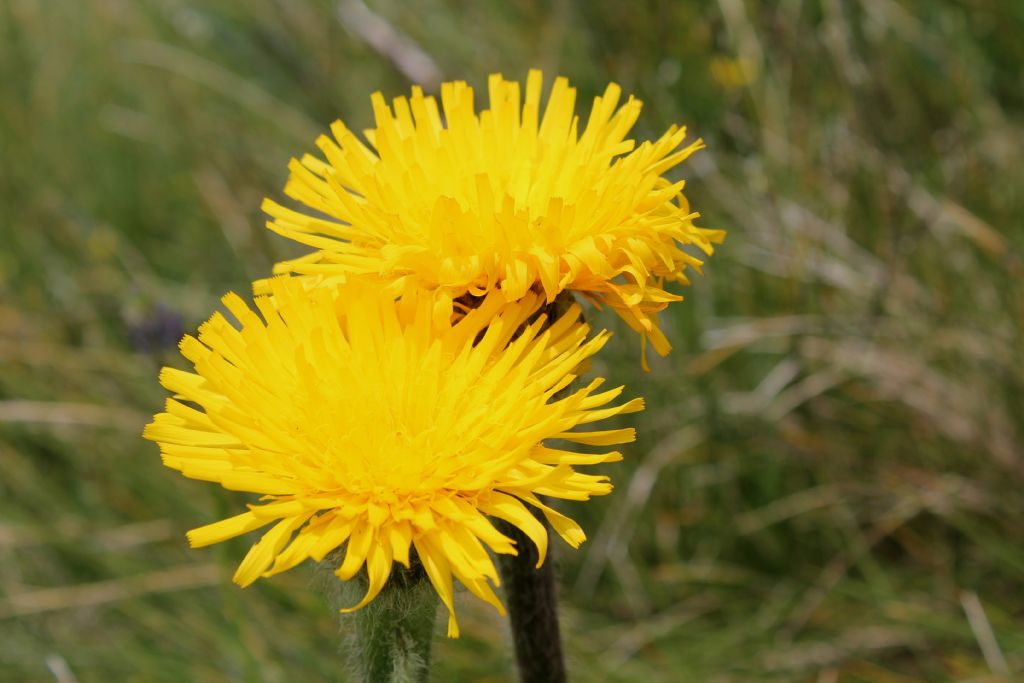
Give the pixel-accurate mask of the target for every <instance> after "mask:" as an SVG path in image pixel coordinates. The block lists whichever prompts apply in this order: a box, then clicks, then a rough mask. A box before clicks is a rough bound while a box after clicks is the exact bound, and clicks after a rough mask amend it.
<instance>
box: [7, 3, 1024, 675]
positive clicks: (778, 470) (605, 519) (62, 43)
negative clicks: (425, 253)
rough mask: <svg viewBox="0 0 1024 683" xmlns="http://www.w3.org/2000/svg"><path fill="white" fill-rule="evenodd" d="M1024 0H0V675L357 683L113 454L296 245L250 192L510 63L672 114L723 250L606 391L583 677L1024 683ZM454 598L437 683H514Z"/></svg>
mask: <svg viewBox="0 0 1024 683" xmlns="http://www.w3.org/2000/svg"><path fill="white" fill-rule="evenodd" d="M1022 7H1024V6H1021V5H1019V3H1013V2H1000V1H999V0H962V1H960V2H953V1H943V2H926V1H925V0H905V1H903V2H898V1H896V0H863V2H860V3H845V2H842V1H841V0H805V1H800V0H784V1H780V2H775V3H756V2H749V1H746V2H745V1H744V0H718V1H717V2H700V3H675V2H656V1H654V0H644V1H641V2H634V3H625V2H598V3H585V2H578V1H577V2H571V1H568V0H562V1H556V2H554V3H552V4H546V3H534V2H528V1H525V0H521V1H517V2H512V3H496V2H491V3H468V2H454V1H442V0H427V1H426V2H421V3H417V4H415V5H410V4H406V3H399V2H396V1H395V0H380V1H377V2H373V3H372V5H371V8H370V10H371V11H370V14H367V12H366V11H363V6H361V5H359V4H358V3H353V2H351V1H349V2H341V3H340V4H338V3H334V2H326V1H320V2H308V3H291V2H284V1H283V0H258V1H255V2H246V3H243V2H241V1H240V0H224V1H221V2H215V3H199V2H186V1H185V0H147V1H145V2H129V1H128V0H82V1H81V2H71V1H67V0H64V1H59V0H54V1H45V0H7V2H5V3H0V38H2V43H0V95H2V97H3V104H2V105H0V159H2V165H0V207H2V212H0V216H2V218H0V466H2V476H0V680H11V681H45V680H58V681H61V682H64V681H72V680H79V681H111V680H119V681H120V680H125V681H129V680H139V681H184V680H189V681H224V680H244V681H288V680H297V679H300V678H302V677H305V678H308V679H311V680H343V679H344V671H343V670H344V666H343V659H344V658H343V656H342V655H340V654H339V653H338V645H337V643H338V638H337V628H338V627H337V625H336V619H335V616H334V614H333V612H332V611H331V609H330V608H329V607H328V606H327V605H326V604H325V601H324V600H323V599H322V597H321V594H320V592H319V591H318V589H317V586H318V584H319V579H317V577H316V572H315V571H313V570H312V569H305V570H298V571H293V572H290V573H289V575H284V576H281V577H277V578H275V579H273V580H271V581H265V582H260V584H259V585H257V586H254V587H253V588H250V589H247V590H246V591H245V592H242V591H240V590H239V589H237V588H236V587H235V586H233V585H232V584H231V583H230V580H229V579H230V575H231V573H232V571H233V567H234V565H235V564H236V563H237V561H238V560H239V559H240V558H241V556H242V553H243V548H244V543H243V542H238V543H234V544H225V545H224V546H223V547H218V548H210V549H206V550H203V551H195V552H192V551H189V550H188V549H187V547H186V543H185V541H184V538H183V532H184V531H185V530H186V529H188V528H191V527H192V526H195V525H198V524H201V523H203V522H205V521H209V520H211V519H213V518H214V517H215V516H216V515H219V514H223V513H224V512H225V511H227V510H229V509H231V508H232V507H233V506H235V505H237V502H238V499H237V498H235V497H232V496H231V495H229V494H227V493H224V492H217V491H215V490H213V487H209V486H205V485H201V484H197V483H195V482H189V481H186V480H183V479H181V478H180V477H178V476H176V475H175V474H174V473H172V472H170V471H167V470H165V469H164V468H162V466H161V465H160V462H159V458H158V457H157V453H156V449H155V448H153V446H152V444H147V443H144V442H143V441H142V440H141V438H140V437H139V432H140V430H141V427H142V425H143V424H144V422H145V421H147V419H148V415H149V414H151V413H152V412H153V411H155V410H157V409H159V406H160V405H161V402H162V398H163V392H162V390H160V389H159V387H158V386H157V383H156V373H157V370H158V368H159V367H160V366H161V365H162V364H164V363H172V364H176V365H179V366H180V365H181V364H182V362H181V361H180V360H179V359H178V358H177V357H176V356H177V354H176V352H175V350H174V343H175V341H176V337H177V336H178V334H180V332H182V331H184V330H188V329H192V328H194V327H195V326H196V325H197V324H198V323H199V322H201V321H202V320H203V319H204V317H205V316H207V315H208V314H209V312H210V311H211V310H212V308H213V307H215V306H216V304H217V299H218V297H219V295H220V294H221V293H222V292H223V291H225V290H228V289H234V290H236V291H239V292H243V293H245V292H247V291H248V286H249V281H250V280H251V279H252V278H254V277H257V276H259V275H261V274H264V273H265V272H266V271H267V269H268V268H269V264H270V263H272V262H273V261H275V260H278V259H280V258H283V257H285V256H289V255H293V254H296V253H298V251H299V250H297V249H296V248H295V247H294V245H290V244H287V243H286V242H285V241H284V240H281V239H278V238H276V237H274V236H272V235H270V234H269V233H268V232H267V231H266V230H264V229H263V227H262V224H263V217H262V216H261V215H260V213H259V209H258V207H259V202H260V198H261V197H263V196H264V195H271V196H280V192H279V191H280V188H281V187H282V185H283V182H284V178H285V175H286V163H287V160H288V158H289V157H290V156H292V155H298V154H300V153H302V152H304V151H306V150H309V149H311V148H312V141H313V138H314V137H315V136H316V134H317V133H318V132H319V131H321V130H322V129H324V128H325V127H326V125H327V123H329V122H330V121H331V120H333V119H334V118H337V117H339V116H340V117H343V118H344V119H345V120H346V121H348V122H351V123H353V124H354V126H355V127H363V126H365V125H368V124H369V123H370V108H369V103H368V94H369V93H370V92H371V91H373V90H377V89H380V90H383V91H384V92H385V94H387V95H397V94H402V93H404V92H406V91H407V89H408V85H409V75H410V74H420V75H421V76H423V77H426V78H428V79H429V78H436V77H437V76H443V77H445V78H465V79H467V80H469V81H470V82H472V83H475V84H480V83H482V82H483V81H484V79H485V78H486V75H487V74H488V73H489V72H491V71H502V72H504V73H505V74H506V75H507V76H520V77H522V76H524V75H525V71H526V69H527V68H529V67H531V66H540V67H543V68H544V69H545V70H546V71H547V72H548V74H549V76H550V75H553V74H555V73H561V74H565V75H568V76H570V77H571V78H572V79H573V80H574V82H575V83H576V84H578V85H579V87H580V89H581V96H582V97H581V101H585V100H586V98H588V97H590V96H592V95H594V94H597V93H598V92H599V91H600V89H602V88H603V87H604V85H605V84H606V82H607V81H608V80H616V81H618V82H619V83H620V84H622V85H623V87H624V88H625V89H626V91H628V92H633V93H635V94H636V95H638V96H639V97H640V98H641V99H643V100H644V101H645V102H646V103H647V107H646V109H645V112H644V114H643V116H642V118H641V121H640V124H639V130H638V132H637V134H638V135H639V136H640V137H649V136H652V135H655V134H657V133H658V132H659V131H660V130H662V129H663V128H664V127H666V126H667V125H668V124H670V123H673V122H680V121H681V122H683V123H686V124H687V125H689V126H690V128H691V130H692V131H693V132H694V133H695V134H698V135H700V136H702V137H703V138H704V139H705V140H706V141H707V143H708V148H709V149H708V150H707V151H704V152H702V153H701V154H699V155H698V157H696V158H695V159H694V161H693V162H692V163H689V164H688V165H687V167H686V168H685V169H684V170H683V175H685V177H687V178H688V179H689V184H688V194H689V196H690V198H691V201H692V203H693V205H694V207H695V208H697V209H698V210H700V211H701V212H702V213H703V215H704V217H705V218H704V225H707V226H709V227H721V228H726V229H727V230H729V232H730V236H729V239H728V241H727V243H726V244H725V246H724V247H722V248H721V249H720V250H719V252H718V253H717V254H716V255H715V257H714V258H713V259H712V260H711V262H710V263H709V265H708V268H707V271H706V272H707V275H706V276H705V277H703V278H698V279H697V281H696V282H695V284H694V286H693V287H692V288H690V289H689V291H688V292H686V294H687V302H686V303H684V304H681V305H678V306H676V307H675V308H674V312H673V313H672V315H671V316H670V317H669V318H668V319H667V326H668V327H669V328H670V330H671V338H672V340H673V342H674V344H675V346H676V349H675V352H674V354H673V355H672V356H671V357H670V358H668V359H664V360H662V359H657V360H656V362H654V369H653V372H651V373H650V374H647V375H644V374H643V373H642V372H640V369H639V362H638V361H639V358H638V353H639V351H638V348H637V344H636V340H635V339H634V338H633V337H632V336H631V335H629V334H622V335H619V338H618V339H617V341H616V342H614V343H613V344H611V345H610V348H609V349H607V352H606V353H605V355H604V356H603V358H602V360H601V364H602V367H600V368H598V369H599V370H600V371H601V372H603V373H606V374H607V375H609V376H610V377H611V378H612V379H613V380H615V381H620V382H626V383H628V385H629V390H630V391H631V392H632V393H633V394H643V395H645V396H647V397H648V399H649V409H648V410H647V411H646V412H645V413H643V414H642V415H641V416H639V417H638V418H637V422H638V426H639V428H640V434H641V436H640V441H639V442H638V443H637V444H636V445H635V446H634V447H632V448H631V449H629V451H628V456H627V459H626V461H625V462H623V463H620V464H617V465H615V466H613V467H611V468H610V469H611V470H612V474H613V476H614V479H615V482H616V484H617V490H616V491H615V493H614V494H613V495H612V496H609V497H608V498H606V499H603V500H597V501H594V502H592V503H588V504H586V505H580V506H577V507H574V509H573V513H574V515H575V516H577V517H578V518H579V519H581V521H582V522H583V524H584V527H585V528H586V529H587V530H588V532H589V533H590V536H591V538H590V541H589V542H588V543H587V544H586V545H585V546H584V549H583V550H582V551H581V552H579V553H570V552H561V553H559V554H558V562H559V567H560V574H561V579H562V585H563V595H564V602H565V604H564V620H565V635H566V640H567V649H568V653H569V656H570V660H571V661H570V666H571V669H572V672H573V674H574V680H580V681H666V682H668V681H680V680H684V681H719V682H726V681H820V682H822V683H826V682H831V683H855V682H865V683H868V682H870V683H904V682H908V681H974V682H981V681H1012V680H1020V678H1019V677H1022V676H1024V621H1022V617H1024V590H1022V588H1024V581H1022V578H1024V526H1022V524H1021V520H1022V519H1024V486H1022V484H1024V467H1022V464H1024V451H1022V448H1021V445H1020V441H1021V434H1022V430H1024V405H1022V402H1024V401H1022V396H1024V369H1022V365H1021V363H1020V360H1019V359H1020V356H1021V351H1022V350H1024V338H1022V335H1024V325H1022V320H1024V260H1022V254H1024V227H1022V218H1024V193H1022V192H1021V187H1024V172H1022V171H1021V170H1020V168H1019V163H1018V160H1017V157H1018V154H1019V150H1021V149H1024V118H1022V109H1024V94H1022V93H1024V88H1022V85H1024V83H1022V81H1021V76H1020V65H1021V64H1022V63H1024V42H1021V41H1020V40H1019V36H1020V35H1022V34H1024V9H1022ZM339 8H340V10H339ZM374 17H376V21H377V22H378V23H377V24H376V25H374V23H373V22H374ZM368 22H369V23H368ZM375 26H376V28H375ZM381 26H383V27H385V29H386V30H385V31H384V33H383V34H382V33H381V31H380V30H379V29H380V27H381ZM388 31H390V34H389V33H388ZM381 36H383V38H381ZM413 46H418V49H419V50H420V51H421V52H417V50H416V49H414V47H413ZM598 320H599V321H600V322H601V323H604V324H607V325H610V326H613V327H615V326H616V322H615V321H614V320H613V319H611V317H609V316H602V317H599V318H598ZM460 609H461V610H462V613H464V614H465V616H464V617H463V621H464V622H465V624H464V629H463V630H464V632H465V633H466V634H467V635H466V636H464V637H463V638H462V639H461V640H459V641H446V640H443V639H441V640H439V641H438V650H437V659H436V661H437V667H436V672H435V680H441V681H447V680H490V681H502V680H510V676H511V673H510V672H511V656H510V647H509V644H508V638H507V635H506V633H505V629H506V625H505V624H504V623H503V621H502V620H500V619H498V618H496V617H494V616H493V615H491V614H490V613H489V612H488V611H486V609H483V608H480V607H479V606H478V605H476V604H475V603H474V602H472V601H471V600H465V601H464V602H463V604H462V606H461V607H460Z"/></svg>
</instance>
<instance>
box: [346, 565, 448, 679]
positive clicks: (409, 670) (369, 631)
mask: <svg viewBox="0 0 1024 683" xmlns="http://www.w3.org/2000/svg"><path fill="white" fill-rule="evenodd" d="M344 584H349V585H343V591H342V593H343V594H348V595H347V597H349V598H351V597H353V596H354V595H358V597H356V598H355V600H358V599H359V598H360V597H361V596H362V594H363V592H365V590H366V586H367V581H366V575H365V573H364V572H360V573H359V575H357V576H356V577H354V578H353V579H352V580H351V581H347V582H344ZM355 600H351V601H347V602H348V604H352V603H353V602H355ZM438 602H439V601H438V598H437V593H436V592H435V591H434V589H433V587H432V586H431V585H430V582H429V581H427V580H426V575H425V573H424V571H423V568H422V566H420V565H419V563H418V562H415V563H414V564H412V567H411V568H410V569H404V568H402V567H396V568H395V569H394V570H392V574H391V578H390V579H388V583H387V585H386V586H384V589H383V590H382V591H381V592H380V595H378V596H377V597H376V598H374V599H373V601H371V602H370V604H368V605H367V606H366V607H363V608H362V609H360V610H358V611H356V612H353V613H352V614H351V615H347V616H349V617H350V618H351V619H352V620H353V621H354V622H355V633H354V638H351V639H350V647H351V653H350V654H351V656H352V663H353V665H354V667H355V669H356V670H357V672H358V678H357V680H361V681H365V682H366V683H426V681H428V680H429V678H430V648H431V644H432V642H433V635H434V615H435V614H436V613H437V605H438Z"/></svg>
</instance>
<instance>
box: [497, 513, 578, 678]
mask: <svg viewBox="0 0 1024 683" xmlns="http://www.w3.org/2000/svg"><path fill="white" fill-rule="evenodd" d="M534 515H535V516H536V517H537V519H538V520H540V521H541V523H542V524H544V525H545V526H548V525H547V521H546V520H545V519H544V517H543V515H540V514H538V513H537V512H534ZM497 525H498V529H499V531H501V532H502V533H504V534H505V535H507V536H509V537H510V538H512V540H514V541H515V542H516V547H518V548H519V554H518V555H500V556H499V558H498V560H499V564H498V568H499V570H500V571H501V580H502V583H503V584H504V587H505V600H506V602H507V603H508V617H509V622H510V626H511V629H512V644H513V645H514V646H515V652H516V665H517V668H518V669H519V680H520V681H522V683H565V681H566V672H565V658H564V656H563V655H562V637H561V633H560V632H559V628H558V597H557V595H556V592H555V572H554V569H553V567H554V562H552V559H551V556H550V552H549V554H548V558H547V559H546V560H545V561H544V564H543V565H541V566H540V567H539V568H538V567H537V558H538V554H537V546H535V545H534V544H533V541H531V540H530V539H529V538H527V536H526V534H524V533H523V532H522V531H521V530H520V529H519V528H518V527H516V526H514V525H512V524H508V523H507V522H501V521H499V522H497ZM548 530H549V532H550V526H548Z"/></svg>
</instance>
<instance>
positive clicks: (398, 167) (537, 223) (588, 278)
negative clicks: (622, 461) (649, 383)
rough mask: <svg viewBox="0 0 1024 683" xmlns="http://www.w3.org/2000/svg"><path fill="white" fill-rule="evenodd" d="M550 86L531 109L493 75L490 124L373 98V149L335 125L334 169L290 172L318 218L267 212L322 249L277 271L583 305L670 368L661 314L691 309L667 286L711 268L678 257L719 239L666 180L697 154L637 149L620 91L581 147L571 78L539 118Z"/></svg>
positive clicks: (444, 90)
mask: <svg viewBox="0 0 1024 683" xmlns="http://www.w3.org/2000/svg"><path fill="white" fill-rule="evenodd" d="M542 80H543V79H542V76H541V73H540V72H539V71H531V72H530V74H529V77H528V78H527V80H526V88H525V101H522V100H521V97H520V89H519V83H517V82H514V81H506V80H504V79H503V78H502V77H501V76H500V75H497V74H494V75H492V76H491V77H490V80H489V83H488V90H489V95H490V109H486V110H484V111H482V112H480V113H479V114H477V112H476V109H475V106H474V102H473V89H472V88H470V87H469V86H468V85H466V84H465V83H463V82H455V83H445V84H443V85H442V86H441V108H440V109H439V108H438V104H437V101H436V100H435V99H434V98H433V97H425V96H424V95H423V92H422V90H420V89H419V88H413V91H412V97H411V98H409V99H406V98H404V97H398V98H396V99H395V100H394V103H393V106H392V107H388V105H387V103H386V102H385V100H384V97H383V96H382V95H381V94H380V93H376V94H374V95H373V96H372V98H371V101H372V102H373V111H374V116H375V118H376V128H375V129H373V130H368V131H366V132H365V136H366V138H367V139H368V140H369V142H370V146H367V145H365V144H364V143H363V142H361V141H360V140H359V138H357V137H356V135H355V134H353V133H352V132H351V131H350V130H349V129H348V128H346V127H345V125H344V124H343V123H342V122H341V121H336V122H335V123H334V124H332V126H331V131H332V133H333V139H332V138H331V137H328V136H326V135H324V136H321V137H320V138H319V139H318V140H317V146H318V147H319V148H320V150H321V151H322V152H323V154H324V157H325V158H326V161H324V160H321V159H319V158H316V157H314V156H311V155H306V156H305V157H303V159H302V160H301V161H299V160H295V159H293V160H292V162H291V164H290V166H289V168H290V169H291V176H290V178H289V180H288V183H287V185H286V186H285V193H286V194H287V195H288V196H289V197H291V198H293V199H295V200H297V201H299V202H301V203H303V204H305V205H306V206H307V207H309V208H311V209H313V210H314V211H315V212H316V214H315V215H309V214H306V213H302V212H299V211H293V210H291V209H288V208H285V207H283V206H281V205H279V204H277V203H275V202H273V201H271V200H269V199H268V200H265V201H264V205H263V207H264V210H265V211H266V212H267V213H268V214H269V215H270V216H272V217H273V219H274V220H273V221H272V222H270V223H268V227H270V229H271V230H274V231H275V232H277V233H279V234H281V235H284V236H286V237H289V238H291V239H294V240H297V241H299V242H302V243H304V244H307V245H309V246H311V247H314V248H315V249H317V251H316V252H314V253H312V254H310V255H308V256H305V257H302V258H299V259H295V260H292V261H285V262H283V263H280V264H278V266H277V268H276V272H278V273H285V272H291V273H296V274H300V275H307V276H315V277H317V278H318V279H319V281H327V282H331V281H333V282H337V281H344V280H346V279H351V278H353V277H356V276H359V277H369V278H373V279H376V280H377V281H379V282H383V283H385V285H389V284H390V285H394V286H395V287H396V288H397V289H401V288H402V287H403V286H404V284H406V283H407V281H409V280H413V281H415V286H416V287H421V288H426V289H428V290H431V291H433V292H435V296H436V297H437V300H438V301H439V302H440V304H441V306H442V307H443V306H447V307H448V308H449V310H450V307H451V302H452V300H453V299H455V298H458V297H459V296H461V295H463V294H464V293H467V292H469V293H471V294H474V295H478V296H479V295H482V294H483V293H485V292H489V291H491V290H494V289H497V290H499V291H500V292H501V293H502V294H503V296H504V298H505V299H506V300H508V301H515V300H517V299H519V298H520V297H522V296H523V295H524V294H525V293H526V292H527V291H528V290H530V289H531V288H536V289H538V290H539V291H543V292H544V294H545V297H546V299H547V301H548V302H551V301H553V300H554V298H555V297H556V296H557V295H558V293H559V292H561V291H562V290H566V289H569V290H574V291H578V292H581V293H582V294H584V295H585V296H587V297H589V298H591V299H592V300H593V301H595V302H596V303H598V304H607V305H608V306H610V307H612V308H613V309H614V310H616V311H617V312H618V313H619V315H621V316H622V317H623V319H625V321H626V322H627V323H628V324H629V325H630V326H631V327H632V328H633V329H634V330H636V331H638V332H640V333H641V334H642V335H643V337H644V339H650V340H651V342H652V345H653V346H654V348H655V350H656V351H657V352H658V353H660V354H663V355H664V354H665V353H667V352H668V351H669V349H670V346H669V343H668V340H667V339H666V338H665V335H664V334H663V333H662V332H661V330H660V329H659V327H658V323H657V314H658V312H659V311H661V310H663V309H664V308H665V306H667V305H668V302H670V301H673V300H679V299H681V297H679V296H676V295H674V294H670V293H668V292H666V291H665V290H664V289H663V285H664V282H665V281H666V280H671V281H678V282H681V283H684V284H685V283H687V282H688V280H687V277H686V275H685V274H684V271H685V269H686V268H687V267H688V266H690V267H693V268H699V267H700V265H701V261H700V259H698V258H697V257H695V256H694V255H692V254H690V253H687V252H686V251H684V250H683V249H682V248H681V247H682V246H683V245H695V246H696V247H698V248H699V249H701V250H703V251H704V252H705V253H707V254H710V253H711V252H712V242H720V241H721V239H722V238H723V236H724V233H722V232H721V231H718V230H706V229H702V228H697V227H695V226H694V225H693V220H694V219H695V218H697V216H698V214H697V213H693V212H691V211H690V207H689V204H688V202H687V201H686V198H685V197H684V196H683V194H682V190H683V184H684V183H683V181H679V182H670V181H669V180H667V179H665V178H664V177H663V174H664V173H665V172H666V171H668V170H669V169H671V168H673V167H674V166H676V165H677V164H679V163H680V162H682V161H683V160H684V159H686V158H687V157H688V156H690V154H691V153H693V152H694V151H696V150H697V149H700V148H701V147H702V143H701V141H700V140H697V141H696V142H692V143H690V144H688V145H686V146H683V140H684V138H685V136H686V131H685V129H683V128H676V127H674V126H673V127H672V128H670V129H669V130H668V131H667V132H666V133H665V134H664V135H663V136H661V137H660V138H659V139H658V140H657V141H654V142H644V143H642V144H641V145H640V146H639V147H637V146H636V145H635V143H634V141H633V140H631V139H626V136H627V135H628V134H629V131H630V129H631V128H632V127H633V124H634V123H635V122H636V120H637V117H638V116H639V114H640V108H641V102H640V101H639V100H636V99H634V98H632V97H630V98H629V99H628V101H627V102H626V103H625V104H623V105H622V106H619V98H620V89H619V86H617V85H615V84H614V83H613V84H611V85H609V86H608V88H607V90H606V91H605V93H604V95H603V96H602V97H597V98H595V99H594V104H593V107H592V108H591V111H590V116H589V117H588V119H587V123H586V126H585V127H584V129H583V131H582V133H581V132H580V131H579V117H578V116H577V115H576V114H575V100H576V91H575V89H574V88H571V87H569V83H568V81H567V80H566V79H564V78H558V79H556V80H555V83H554V86H553V87H552V89H551V93H550V95H549V96H548V103H547V107H546V108H545V110H544V113H543V116H541V113H540V100H541V87H542ZM442 111H443V115H442ZM324 216H326V217H324ZM267 282H268V281H263V282H261V283H257V292H261V291H265V288H266V287H267Z"/></svg>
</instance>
